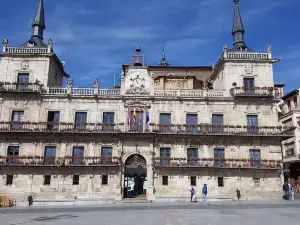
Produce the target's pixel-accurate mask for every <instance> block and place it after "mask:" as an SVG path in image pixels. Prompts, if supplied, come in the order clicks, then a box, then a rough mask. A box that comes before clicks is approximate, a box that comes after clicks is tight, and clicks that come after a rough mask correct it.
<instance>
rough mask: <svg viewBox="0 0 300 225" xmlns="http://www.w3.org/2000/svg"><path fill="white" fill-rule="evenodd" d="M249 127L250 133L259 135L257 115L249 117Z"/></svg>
mask: <svg viewBox="0 0 300 225" xmlns="http://www.w3.org/2000/svg"><path fill="white" fill-rule="evenodd" d="M247 125H248V130H247V131H248V132H249V133H258V131H259V130H258V117H257V115H247Z"/></svg>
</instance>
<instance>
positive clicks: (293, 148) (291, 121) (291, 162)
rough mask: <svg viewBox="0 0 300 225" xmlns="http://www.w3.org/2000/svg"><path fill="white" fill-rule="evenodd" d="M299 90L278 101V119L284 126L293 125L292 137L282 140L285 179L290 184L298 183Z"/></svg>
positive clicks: (299, 181) (299, 144)
mask: <svg viewBox="0 0 300 225" xmlns="http://www.w3.org/2000/svg"><path fill="white" fill-rule="evenodd" d="M299 90H300V89H295V90H293V91H291V92H290V93H288V94H286V95H284V96H283V97H282V100H281V102H280V103H279V109H278V111H279V121H280V123H281V124H282V126H284V127H295V128H296V129H295V130H294V135H293V137H292V138H289V139H286V140H284V141H283V142H282V150H283V163H284V172H285V179H286V180H289V181H290V182H291V183H292V184H295V183H298V184H299V183H300V173H299V171H300V163H299V159H300V155H299V154H300V131H299V125H300V108H299V105H300V104H299V103H300V102H299V101H300V98H299Z"/></svg>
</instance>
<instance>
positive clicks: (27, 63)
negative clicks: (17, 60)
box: [21, 60, 29, 70]
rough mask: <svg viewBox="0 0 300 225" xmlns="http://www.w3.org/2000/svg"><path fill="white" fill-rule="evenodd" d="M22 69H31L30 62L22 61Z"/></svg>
mask: <svg viewBox="0 0 300 225" xmlns="http://www.w3.org/2000/svg"><path fill="white" fill-rule="evenodd" d="M21 68H22V69H23V70H28V68H29V62H28V61H27V60H24V61H22V62H21Z"/></svg>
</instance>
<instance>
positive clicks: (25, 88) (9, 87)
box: [0, 82, 43, 93]
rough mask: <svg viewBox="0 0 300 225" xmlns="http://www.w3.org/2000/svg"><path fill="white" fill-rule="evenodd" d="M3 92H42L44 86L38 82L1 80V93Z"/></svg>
mask: <svg viewBox="0 0 300 225" xmlns="http://www.w3.org/2000/svg"><path fill="white" fill-rule="evenodd" d="M3 92H28V93H30V92H32V93H35V92H36V93H42V92H43V86H42V85H41V84H38V83H20V82H16V83H10V82H1V83H0V93H3Z"/></svg>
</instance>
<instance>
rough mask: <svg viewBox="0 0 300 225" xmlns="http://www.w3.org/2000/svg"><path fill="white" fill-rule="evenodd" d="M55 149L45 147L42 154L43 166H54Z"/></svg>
mask: <svg viewBox="0 0 300 225" xmlns="http://www.w3.org/2000/svg"><path fill="white" fill-rule="evenodd" d="M55 156H56V147H55V146H46V148H45V153H44V157H45V159H44V165H55Z"/></svg>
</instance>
